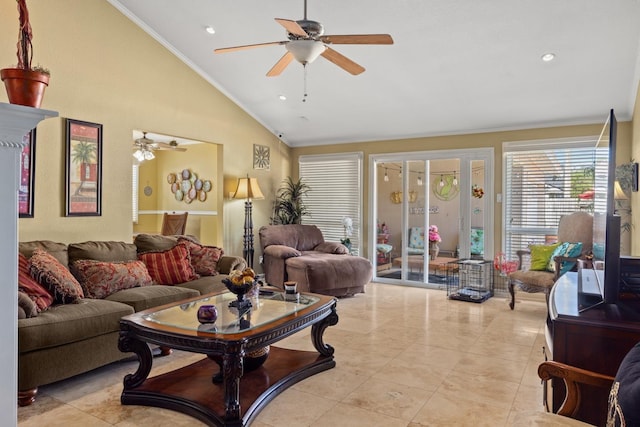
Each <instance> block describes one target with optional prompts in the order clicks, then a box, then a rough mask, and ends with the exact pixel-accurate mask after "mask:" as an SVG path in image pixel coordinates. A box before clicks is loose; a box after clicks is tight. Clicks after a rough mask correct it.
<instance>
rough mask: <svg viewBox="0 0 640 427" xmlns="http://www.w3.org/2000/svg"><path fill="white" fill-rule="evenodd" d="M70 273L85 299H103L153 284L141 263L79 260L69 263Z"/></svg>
mask: <svg viewBox="0 0 640 427" xmlns="http://www.w3.org/2000/svg"><path fill="white" fill-rule="evenodd" d="M71 271H72V272H73V274H74V275H75V276H76V278H77V279H78V282H80V285H81V286H82V289H83V291H84V294H85V297H87V298H105V297H107V296H109V295H111V294H112V293H114V292H117V291H120V290H122V289H129V288H135V287H136V286H149V285H151V284H152V283H153V280H152V279H151V276H150V275H149V272H148V271H147V267H146V266H145V265H144V263H143V262H142V261H127V262H103V261H94V260H90V259H81V260H77V261H73V262H72V263H71Z"/></svg>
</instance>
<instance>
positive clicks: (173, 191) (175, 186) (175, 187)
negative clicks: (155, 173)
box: [171, 182, 180, 194]
mask: <svg viewBox="0 0 640 427" xmlns="http://www.w3.org/2000/svg"><path fill="white" fill-rule="evenodd" d="M178 189H180V184H178V183H177V182H174V183H173V184H171V192H172V193H174V194H175V192H176V191H178Z"/></svg>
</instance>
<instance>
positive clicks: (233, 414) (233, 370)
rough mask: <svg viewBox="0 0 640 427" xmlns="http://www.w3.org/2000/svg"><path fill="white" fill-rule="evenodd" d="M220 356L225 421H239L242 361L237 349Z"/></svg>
mask: <svg viewBox="0 0 640 427" xmlns="http://www.w3.org/2000/svg"><path fill="white" fill-rule="evenodd" d="M228 350H230V352H228V353H225V354H224V355H223V356H222V371H223V387H224V407H225V416H224V418H225V421H234V420H240V377H242V369H243V360H242V354H240V351H239V349H238V348H236V349H228Z"/></svg>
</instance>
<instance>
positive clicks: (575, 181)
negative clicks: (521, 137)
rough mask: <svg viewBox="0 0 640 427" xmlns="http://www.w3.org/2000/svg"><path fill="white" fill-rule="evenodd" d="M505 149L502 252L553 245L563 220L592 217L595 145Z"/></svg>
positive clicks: (509, 146) (532, 144) (533, 145)
mask: <svg viewBox="0 0 640 427" xmlns="http://www.w3.org/2000/svg"><path fill="white" fill-rule="evenodd" d="M596 139H597V138H595V137H594V138H593V139H589V138H587V139H581V140H579V141H578V140H573V141H562V140H560V141H552V142H550V141H546V142H541V141H530V142H520V143H505V144H504V148H503V151H504V171H505V186H504V189H505V190H504V193H505V197H504V203H505V205H504V212H505V218H504V229H505V230H504V239H505V245H504V252H505V254H507V256H508V257H509V258H511V259H515V258H516V251H517V250H520V249H526V248H527V247H528V246H529V245H530V244H543V243H550V242H552V241H555V238H556V234H557V228H558V222H559V221H560V217H561V216H563V215H567V214H570V213H572V212H576V211H580V210H582V211H587V212H592V211H593V203H594V199H593V197H592V194H593V193H592V192H593V190H594V167H595V164H596V157H595V156H596V151H595V150H594V147H595V141H596Z"/></svg>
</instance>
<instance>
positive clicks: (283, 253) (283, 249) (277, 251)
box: [264, 245, 302, 259]
mask: <svg viewBox="0 0 640 427" xmlns="http://www.w3.org/2000/svg"><path fill="white" fill-rule="evenodd" d="M264 254H265V255H268V256H272V257H274V258H282V259H287V258H291V257H294V256H300V255H302V253H300V251H299V250H297V249H296V248H292V247H290V246H284V245H269V246H267V247H266V248H264Z"/></svg>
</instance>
